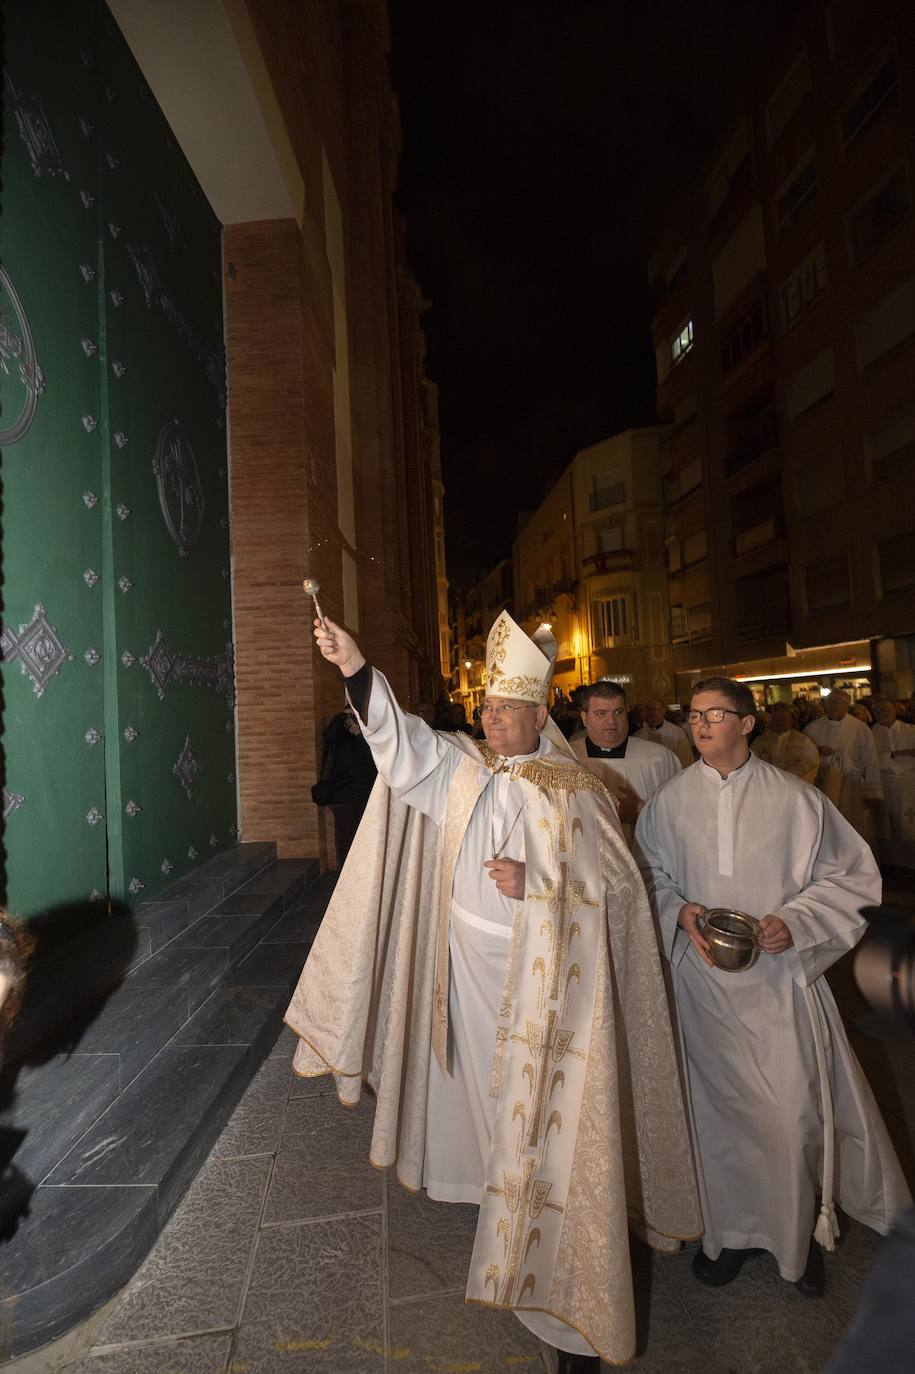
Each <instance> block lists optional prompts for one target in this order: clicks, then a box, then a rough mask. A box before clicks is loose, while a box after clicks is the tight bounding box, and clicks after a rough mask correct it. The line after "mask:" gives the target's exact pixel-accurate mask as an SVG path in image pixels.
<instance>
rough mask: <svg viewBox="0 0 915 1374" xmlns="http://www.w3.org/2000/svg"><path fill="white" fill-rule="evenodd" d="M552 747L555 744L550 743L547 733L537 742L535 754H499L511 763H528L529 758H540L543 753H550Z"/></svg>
mask: <svg viewBox="0 0 915 1374" xmlns="http://www.w3.org/2000/svg"><path fill="white" fill-rule="evenodd" d="M552 748H553V746H552V745H551V744H550V741H549V740H548V739H547V737H546V735H541V736H540V739H539V740H538V742H537V748H536V749H535V750H534V752H533V754H512V755H510V756H509V755H508V754H499V758H500V759H505V762H506V763H507V764H509V765H511V764H513V763H526V762H527V760H528V759H539V758H540V756H541V754H548V753H549V752H550V750H551V749H552Z"/></svg>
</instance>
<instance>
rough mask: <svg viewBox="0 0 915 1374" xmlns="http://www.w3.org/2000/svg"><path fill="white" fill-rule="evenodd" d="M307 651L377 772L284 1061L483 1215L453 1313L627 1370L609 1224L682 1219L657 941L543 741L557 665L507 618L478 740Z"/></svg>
mask: <svg viewBox="0 0 915 1374" xmlns="http://www.w3.org/2000/svg"><path fill="white" fill-rule="evenodd" d="M316 638H317V640H318V644H319V647H320V648H321V650H322V652H323V653H324V654H325V657H328V658H330V659H331V661H333V662H337V663H338V666H340V668H341V671H343V673H344V676H345V677H346V679H347V690H348V694H349V696H350V699H351V701H352V704H353V705H354V707H355V709H356V711H357V713H358V716H359V718H360V721H361V724H362V729H363V732H364V734H365V738H366V739H367V741H368V743H369V745H370V747H371V749H372V752H373V755H374V757H375V760H376V762H377V765H378V771H379V782H378V783H377V784H376V788H375V792H374V793H373V796H372V799H371V800H370V802H369V807H368V809H367V812H366V816H365V818H364V820H363V824H362V826H361V827H360V830H359V833H358V834H357V837H356V841H355V843H354V845H353V848H352V850H351V851H350V855H349V858H348V859H347V863H346V866H345V868H344V870H343V872H342V874H341V876H340V879H339V881H338V884H337V888H336V891H335V893H334V896H333V898H332V900H331V904H330V906H329V907H328V911H327V913H326V915H325V918H324V921H323V922H322V926H321V929H320V931H319V932H318V936H317V938H316V940H315V943H314V946H313V948H312V951H311V953H310V955H309V959H308V962H307V963H306V965H305V969H304V970H303V973H302V977H301V979H300V981H299V985H298V988H297V989H296V993H295V995H294V997H293V999H292V1002H291V1004H290V1007H289V1009H288V1011H287V1014H286V1020H287V1023H288V1024H289V1025H290V1026H291V1027H292V1029H293V1030H294V1031H295V1032H296V1033H297V1034H298V1035H299V1037H300V1044H299V1046H298V1049H297V1051H296V1054H295V1059H294V1066H295V1069H296V1071H297V1072H298V1073H300V1074H304V1075H307V1076H312V1075H318V1074H321V1073H327V1072H330V1071H332V1072H333V1073H334V1076H335V1080H336V1084H337V1090H338V1094H339V1095H340V1097H341V1099H342V1100H344V1101H346V1102H349V1103H352V1102H354V1101H357V1100H358V1097H359V1092H360V1088H361V1084H362V1081H363V1079H366V1080H368V1082H369V1083H370V1084H371V1086H372V1087H373V1089H374V1091H375V1092H376V1096H377V1105H376V1111H375V1123H374V1129H373V1136H372V1147H371V1158H372V1161H373V1162H374V1163H376V1164H378V1165H379V1166H382V1167H386V1166H388V1165H394V1166H395V1167H396V1169H397V1173H398V1177H399V1178H400V1179H401V1181H402V1182H403V1183H404V1184H405V1185H406V1186H408V1187H410V1188H417V1187H420V1186H424V1187H425V1188H426V1189H427V1190H428V1192H429V1194H430V1196H431V1197H434V1198H439V1199H442V1200H445V1201H451V1200H457V1201H462V1202H476V1203H479V1204H480V1218H479V1223H478V1227H477V1235H476V1243H475V1246H474V1253H473V1257H472V1260H471V1267H470V1274H469V1277H468V1285H467V1299H468V1301H471V1302H478V1303H483V1304H485V1305H489V1306H495V1307H501V1308H506V1309H510V1310H513V1311H515V1312H516V1314H517V1315H518V1317H519V1319H520V1320H521V1321H523V1322H524V1324H525V1325H527V1326H529V1327H530V1328H531V1329H532V1330H533V1331H535V1332H536V1333H537V1334H538V1335H539V1336H540V1337H541V1338H542V1339H544V1340H546V1341H547V1342H549V1343H550V1344H552V1345H554V1346H556V1347H558V1348H559V1349H560V1351H561V1352H562V1355H561V1359H560V1369H563V1370H568V1371H572V1370H582V1371H583V1370H585V1369H589V1370H590V1369H594V1370H596V1368H597V1356H596V1354H595V1352H599V1353H600V1354H602V1355H604V1356H605V1357H606V1358H607V1359H609V1360H611V1361H613V1362H622V1361H625V1360H627V1359H630V1358H631V1357H632V1355H633V1354H634V1349H635V1331H634V1311H633V1298H632V1283H631V1275H630V1270H629V1257H628V1240H627V1214H628V1218H629V1220H631V1221H633V1222H634V1223H637V1224H638V1226H639V1227H640V1228H641V1229H642V1230H643V1231H644V1232H646V1233H647V1234H648V1237H649V1239H650V1241H651V1242H652V1243H653V1244H655V1245H656V1248H662V1249H668V1250H669V1249H671V1248H676V1243H675V1241H674V1240H673V1239H672V1238H673V1237H677V1236H679V1237H683V1236H685V1235H688V1234H690V1233H692V1234H693V1235H695V1234H697V1233H698V1231H699V1229H700V1224H701V1223H700V1218H699V1208H698V1199H697V1196H696V1192H695V1181H694V1175H693V1164H692V1159H691V1153H690V1149H689V1139H688V1128H687V1124H686V1117H685V1110H684V1107H683V1103H682V1096H681V1092H680V1084H679V1079H678V1070H677V1062H676V1052H675V1048H674V1040H673V1032H672V1029H671V1025H670V1020H669V1014H668V1008H667V1003H666V996H665V988H664V980H663V974H662V970H661V964H660V959H659V957H658V950H657V943H656V939H655V934H654V929H653V925H652V921H651V915H650V911H649V908H648V904H647V900H646V899H645V894H644V888H643V886H642V883H641V880H640V878H639V874H638V870H637V868H636V866H635V864H634V863H633V861H632V859H631V857H630V856H629V853H628V850H627V848H626V846H625V844H624V842H623V840H622V837H621V835H620V832H619V823H618V821H617V818H616V814H615V809H614V806H613V803H612V800H611V798H610V797H609V795H608V794H607V793H606V791H605V789H604V788H603V787H602V785H601V784H600V782H599V781H598V780H597V779H596V778H595V777H594V776H593V775H592V774H591V773H590V772H588V771H587V770H585V769H582V768H581V766H580V765H579V764H578V763H577V762H576V761H575V760H574V759H573V758H571V757H570V756H569V755H568V753H567V752H565V750H564V749H562V748H561V747H560V745H561V743H562V742H561V737H560V738H559V742H558V743H554V742H552V741H551V740H550V739H548V738H547V737H546V736H545V735H541V734H540V730H541V729H542V728H543V727H544V724H545V722H546V718H547V713H546V707H545V705H544V704H542V703H543V701H544V698H545V694H546V689H547V687H548V683H549V676H550V671H551V664H550V661H549V660H548V659H547V658H545V657H544V655H543V654H542V653H541V652H540V651H539V649H538V648H537V647H536V646H535V645H534V644H533V643H532V642H531V641H530V640H529V639H527V637H526V636H525V635H524V634H523V632H522V631H521V630H520V627H518V626H517V625H515V623H514V621H512V620H511V618H510V617H509V616H507V615H506V614H505V613H504V612H503V614H502V615H501V616H500V617H499V619H498V620H497V622H496V625H495V626H494V627H493V630H492V631H491V633H490V637H489V644H488V651H487V672H488V695H487V698H486V701H485V702H484V704H483V710H482V712H481V715H482V719H483V722H484V729H485V731H486V735H487V740H488V743H486V744H484V743H482V742H477V741H473V740H471V739H469V738H468V737H467V736H464V735H460V734H458V735H444V734H439V733H437V732H435V731H433V730H431V729H429V727H428V726H427V725H426V724H425V723H424V722H423V721H421V720H419V719H418V718H417V717H415V716H411V715H407V714H405V713H404V712H403V711H401V709H400V708H399V706H398V705H397V702H396V701H395V700H394V697H393V695H392V694H391V691H390V688H389V686H388V684H387V682H386V681H385V679H384V678H383V676H382V675H381V674H380V673H378V672H377V671H374V670H372V669H371V668H370V667H368V665H365V664H364V660H363V659H362V657H361V655H360V654H359V653H358V649H356V646H355V645H354V643H353V641H352V639H351V638H350V637H349V636H348V635H346V634H345V632H344V631H342V630H340V629H339V627H337V626H335V625H333V623H332V622H329V621H328V622H327V628H326V630H325V629H323V627H321V626H319V627H318V629H317V630H316ZM519 641H524V642H525V643H526V645H527V646H528V647H529V649H530V651H532V656H531V655H530V654H529V655H528V656H527V659H526V661H525V660H524V653H522V659H521V664H520V667H519V661H518V653H519V649H518V643H519ZM522 650H523V645H522ZM547 728H548V727H547ZM576 1361H577V1363H576Z"/></svg>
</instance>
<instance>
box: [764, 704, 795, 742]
mask: <svg viewBox="0 0 915 1374" xmlns="http://www.w3.org/2000/svg"><path fill="white" fill-rule="evenodd" d="M793 725H794V717H793V716H792V714H791V707H790V706H789V705H788V704H787V702H784V701H774V702H773V703H772V705H771V706H770V707H769V728H770V730H774V731H775V733H776V735H784V734H786V733H787V731H789V730H790V729H791V728H792V726H793Z"/></svg>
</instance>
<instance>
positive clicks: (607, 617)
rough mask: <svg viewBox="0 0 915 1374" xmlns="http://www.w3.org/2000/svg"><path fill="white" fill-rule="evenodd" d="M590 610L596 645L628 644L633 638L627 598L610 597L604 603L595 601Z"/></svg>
mask: <svg viewBox="0 0 915 1374" xmlns="http://www.w3.org/2000/svg"><path fill="white" fill-rule="evenodd" d="M591 609H592V612H593V618H594V634H595V641H596V643H598V644H612V643H613V642H614V641H624V642H628V641H630V640H631V639H633V638H634V636H635V626H634V624H633V618H632V614H631V610H630V606H629V598H628V596H611V597H608V598H607V600H605V601H595V602H594V603H593V604H592V607H591Z"/></svg>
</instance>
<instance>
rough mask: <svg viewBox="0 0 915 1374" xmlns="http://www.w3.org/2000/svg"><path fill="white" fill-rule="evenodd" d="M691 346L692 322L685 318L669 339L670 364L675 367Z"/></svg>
mask: <svg viewBox="0 0 915 1374" xmlns="http://www.w3.org/2000/svg"><path fill="white" fill-rule="evenodd" d="M692 346H693V322H692V320H686V321H685V322H684V323H683V325H682V326H681V327H680V328H679V329H678V330H677V332H676V334H675V335H674V336H673V338H672V339H671V341H670V364H671V367H676V366H677V363H679V362H680V361H681V360H682V359H683V358H685V357H686V355H687V353H688V352H689V350H690V349H691V348H692Z"/></svg>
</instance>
